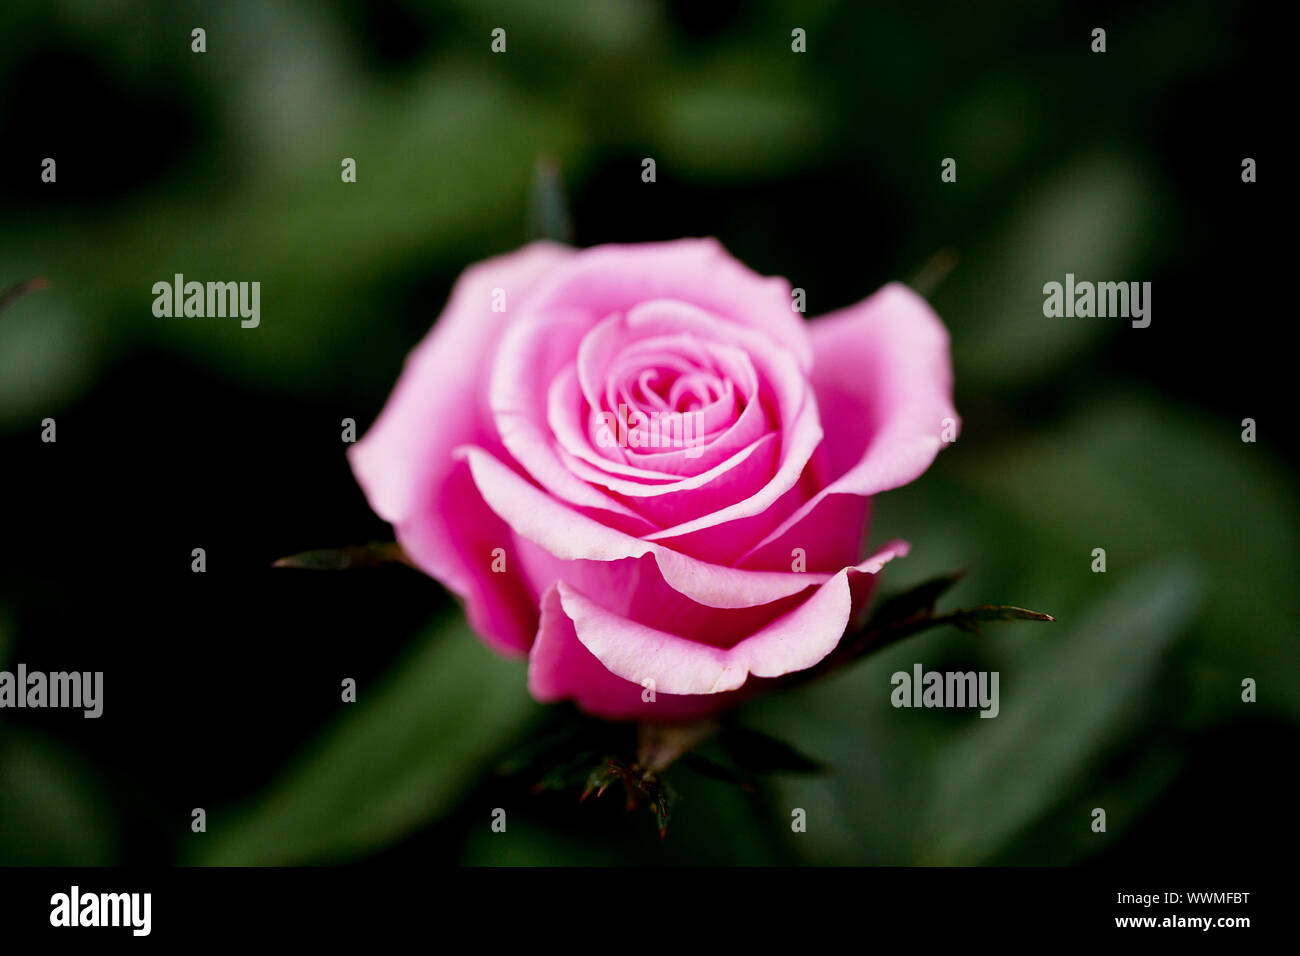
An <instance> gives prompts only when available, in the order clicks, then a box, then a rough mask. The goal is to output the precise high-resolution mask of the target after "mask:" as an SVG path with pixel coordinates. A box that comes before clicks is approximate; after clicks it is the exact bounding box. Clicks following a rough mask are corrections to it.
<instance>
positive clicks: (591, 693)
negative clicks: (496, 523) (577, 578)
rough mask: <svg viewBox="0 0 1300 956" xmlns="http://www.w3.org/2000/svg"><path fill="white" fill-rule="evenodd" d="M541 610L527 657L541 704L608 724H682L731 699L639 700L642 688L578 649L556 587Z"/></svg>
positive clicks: (723, 696)
mask: <svg viewBox="0 0 1300 956" xmlns="http://www.w3.org/2000/svg"><path fill="white" fill-rule="evenodd" d="M541 607H542V611H541V619H540V621H539V623H538V626H537V639H536V640H535V641H534V642H533V647H532V650H531V651H530V652H529V655H528V690H529V693H531V694H532V695H533V697H534V698H535V699H536V700H538V701H541V702H542V703H553V702H555V701H561V700H569V699H573V700H576V701H577V703H578V705H579V706H580V707H581V708H582V709H583V710H585V711H586V712H587V713H589V714H593V715H595V716H597V717H602V718H604V719H606V720H638V719H644V720H650V719H653V720H656V721H682V720H692V719H695V718H699V717H703V716H706V715H708V714H711V713H714V712H715V711H717V710H718V709H719V708H721V707H724V706H726V705H727V704H728V703H729V702H731V700H732V698H733V697H734V695H731V694H712V695H708V696H690V697H680V696H677V695H673V694H663V693H660V692H659V691H658V690H656V691H655V699H654V700H653V701H646V700H643V699H642V694H643V693H644V692H645V688H643V687H642V686H641V685H639V684H633V683H631V682H630V681H626V680H624V679H623V678H621V677H616V676H615V675H614V674H611V673H610V672H609V671H608V670H607V669H606V668H605V666H604V665H603V664H601V662H600V661H598V660H597V659H596V658H595V657H594V656H593V655H592V653H591V651H589V650H587V649H586V648H585V647H583V646H582V642H580V641H579V640H578V635H577V632H576V631H575V630H574V627H573V621H571V620H570V619H569V617H568V615H566V614H565V613H564V609H563V607H562V606H561V603H560V594H559V590H558V588H557V587H555V586H552V587H551V588H549V589H548V590H547V592H546V593H545V594H544V595H543V596H542V600H541Z"/></svg>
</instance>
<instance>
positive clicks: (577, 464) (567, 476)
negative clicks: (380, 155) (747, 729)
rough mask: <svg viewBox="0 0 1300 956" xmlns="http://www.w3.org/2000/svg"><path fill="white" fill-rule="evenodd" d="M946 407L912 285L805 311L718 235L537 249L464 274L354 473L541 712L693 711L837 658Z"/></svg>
mask: <svg viewBox="0 0 1300 956" xmlns="http://www.w3.org/2000/svg"><path fill="white" fill-rule="evenodd" d="M951 394H952V371H951V367H950V362H949V356H948V335H947V332H946V330H945V329H944V327H943V325H942V324H941V323H940V321H939V319H938V317H937V316H935V314H934V312H933V311H932V310H931V309H930V307H929V306H928V305H927V304H926V303H925V301H924V300H922V299H921V298H920V297H919V296H917V295H916V294H915V293H913V292H912V291H911V290H909V289H907V288H905V287H904V286H902V285H897V284H894V285H889V286H886V287H885V288H883V289H881V290H880V291H879V292H877V293H876V294H875V295H873V296H872V297H871V298H869V299H866V300H865V301H863V302H861V303H859V304H857V305H854V306H851V307H849V308H847V309H843V310H841V311H839V312H836V313H834V314H831V315H828V316H825V317H823V318H821V319H818V320H816V321H814V322H812V323H805V322H804V321H803V318H802V316H801V315H800V314H799V312H798V311H796V310H795V308H794V300H793V299H792V296H791V289H790V286H789V284H788V283H787V282H786V281H785V280H783V279H777V278H763V277H761V276H758V275H756V274H755V273H753V272H751V271H750V270H749V269H747V268H746V267H745V266H743V265H741V264H740V263H739V262H737V261H735V260H734V259H732V258H731V257H730V256H729V255H728V254H727V252H726V250H724V249H723V248H722V246H721V245H719V244H718V243H717V242H716V241H714V240H701V239H683V240H680V241H677V242H663V243H647V244H643V245H608V246H598V247H595V248H592V249H586V250H582V251H578V250H573V249H570V248H567V247H564V246H559V245H555V244H551V243H534V244H533V245H530V246H528V247H526V248H524V249H521V250H519V251H518V252H514V253H511V254H510V255H505V256H501V257H499V258H496V259H490V260H488V261H486V262H482V263H479V264H478V265H475V266H473V267H471V268H470V269H468V270H467V271H466V272H465V274H464V275H462V276H461V278H460V279H459V280H458V281H457V283H456V287H455V289H454V290H453V291H452V295H451V301H450V302H449V303H448V304H447V307H446V309H445V310H444V312H443V315H442V317H441V318H440V319H439V321H438V323H437V325H436V326H435V327H434V329H433V331H431V332H430V333H429V334H428V336H426V338H425V339H424V341H423V342H421V343H420V345H419V346H418V347H417V348H416V349H415V351H414V352H412V353H411V355H410V357H409V358H408V359H407V362H406V366H405V368H404V369H403V371H402V375H401V377H400V379H399V380H398V382H397V386H396V388H395V389H394V390H393V394H392V396H391V397H390V398H389V400H388V404H387V405H386V406H385V408H384V410H383V412H382V414H381V415H380V416H379V418H378V420H377V421H376V422H375V424H374V427H373V428H371V429H370V431H369V433H368V434H367V435H366V436H365V438H364V439H362V441H361V442H359V443H358V444H357V445H356V446H354V447H353V449H352V452H351V462H352V467H353V470H354V472H355V474H356V476H357V480H358V481H359V482H360V484H361V487H362V488H363V489H364V490H365V493H366V496H367V498H368V499H369V501H370V504H371V506H372V507H373V508H374V509H375V511H376V512H377V513H378V514H379V515H380V516H381V517H383V518H384V519H385V520H387V521H390V522H391V523H392V524H393V527H394V528H395V530H396V535H397V540H398V541H399V543H400V544H401V545H402V547H403V549H404V550H405V552H406V554H407V555H408V556H409V557H410V559H411V560H412V561H413V562H414V563H415V564H416V565H418V566H419V567H420V568H422V569H423V570H424V571H426V572H427V573H429V574H430V575H432V576H433V577H435V578H437V579H438V580H439V581H441V582H442V583H443V584H445V585H446V586H447V587H448V588H450V589H451V590H452V591H454V592H455V593H456V594H458V595H459V596H460V597H461V598H463V599H464V602H465V606H466V611H467V613H468V615H469V620H470V623H471V624H472V626H473V627H474V629H475V630H476V631H478V633H479V634H481V635H482V636H483V637H484V638H485V639H486V640H487V642H488V643H489V644H490V645H491V646H492V647H493V648H495V649H496V650H498V651H500V652H502V653H506V654H515V655H524V654H527V655H528V659H529V660H528V681H529V688H530V690H531V692H532V694H533V696H534V697H536V698H537V699H538V700H540V701H557V700H562V699H572V700H574V701H575V702H576V703H577V704H578V706H580V707H581V708H582V709H583V710H585V711H587V712H589V713H592V714H595V715H598V716H601V717H605V718H609V719H619V720H622V719H638V720H665V721H666V720H680V719H687V718H693V717H699V716H703V715H706V714H708V713H711V712H714V711H717V710H719V709H721V708H722V707H725V706H727V705H729V704H731V703H734V702H735V701H736V699H737V698H738V697H739V696H740V695H741V694H742V693H746V692H749V691H752V690H753V689H754V688H755V686H756V685H758V684H761V683H762V682H761V681H758V680H754V678H776V677H780V676H781V675H783V674H789V673H791V672H794V671H800V670H803V669H805V668H809V667H812V666H813V665H814V664H816V663H817V662H818V661H820V660H821V659H822V658H824V657H825V656H826V655H827V654H829V653H830V652H831V651H832V650H833V649H834V648H835V646H836V645H837V644H838V642H839V640H840V637H841V636H842V635H843V633H844V631H845V629H846V627H847V626H848V625H849V623H850V621H851V620H852V619H853V618H854V617H855V615H856V613H857V612H858V611H860V610H861V609H862V608H863V606H864V604H865V602H866V599H867V596H868V593H869V591H870V589H871V584H872V582H873V580H874V578H875V575H876V574H877V573H878V572H879V570H880V568H881V567H882V565H884V563H885V562H886V561H888V560H889V559H890V558H893V557H896V556H899V555H902V554H905V553H906V551H907V545H906V544H905V543H904V542H899V541H895V542H892V543H890V544H887V545H885V546H884V547H883V548H881V549H880V550H879V551H877V552H876V553H875V554H874V555H872V556H871V557H869V558H867V559H866V560H865V561H864V560H860V558H861V556H862V545H863V538H864V531H865V527H866V522H867V517H868V510H869V506H870V501H871V496H872V495H874V494H876V493H877V492H880V491H885V490H887V489H889V488H896V487H898V486H899V485H903V484H906V483H907V482H909V481H911V480H912V479H914V478H916V477H917V476H918V475H920V474H921V472H923V471H924V470H925V469H926V468H927V467H928V466H929V465H930V462H931V461H933V460H934V457H935V455H936V454H937V453H938V451H939V448H940V446H941V444H942V442H941V435H942V434H943V431H944V429H945V427H947V428H949V429H955V427H956V423H957V414H956V412H955V411H954V410H953V407H952V398H951ZM945 420H947V421H945ZM949 437H950V436H949Z"/></svg>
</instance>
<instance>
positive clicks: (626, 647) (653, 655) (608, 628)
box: [529, 542, 906, 720]
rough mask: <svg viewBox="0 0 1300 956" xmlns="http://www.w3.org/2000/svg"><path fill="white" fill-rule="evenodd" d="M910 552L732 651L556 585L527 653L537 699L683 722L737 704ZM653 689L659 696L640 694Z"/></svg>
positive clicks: (833, 635)
mask: <svg viewBox="0 0 1300 956" xmlns="http://www.w3.org/2000/svg"><path fill="white" fill-rule="evenodd" d="M905 552H906V545H904V544H903V543H901V542H898V543H896V544H895V545H893V546H890V547H888V548H886V549H885V550H883V551H881V552H880V553H879V554H877V555H876V556H875V557H873V558H871V559H870V560H869V561H866V562H863V564H861V565H859V566H858V567H856V568H845V569H843V570H842V571H840V572H839V573H838V574H836V575H834V576H833V577H832V578H831V579H830V580H829V581H827V582H826V583H824V584H823V585H822V586H821V587H820V588H818V589H817V591H815V592H814V593H813V594H812V595H811V596H810V597H809V598H808V600H807V601H805V602H803V603H802V604H801V605H799V606H798V607H797V608H795V609H794V610H792V611H790V612H789V613H787V614H785V615H782V616H781V617H779V618H777V619H775V620H773V621H772V622H771V623H769V624H768V625H767V626H766V627H764V628H763V629H761V630H760V631H758V632H757V633H755V634H753V635H751V636H750V637H748V638H746V639H745V640H743V641H741V642H740V643H739V644H737V645H735V646H734V647H732V648H731V649H730V650H720V649H718V648H715V647H710V646H709V645H706V644H699V643H696V642H693V641H690V640H688V639H686V638H682V637H679V636H677V635H674V634H666V633H664V632H662V631H657V630H654V629H652V628H647V627H645V626H644V625H640V624H637V623H635V622H633V621H629V620H627V619H626V618H623V617H620V616H618V615H615V614H611V613H610V612H609V611H606V610H605V609H604V608H602V607H600V606H599V605H597V604H595V602H593V601H591V600H590V599H588V598H587V597H586V596H585V595H583V594H581V593H580V592H579V591H577V590H575V589H574V588H572V587H570V586H569V585H568V584H566V583H565V582H563V581H561V582H558V583H557V584H556V585H554V586H553V587H552V588H550V589H549V590H548V592H547V594H546V595H545V597H544V598H543V601H542V616H541V622H540V625H539V627H538V634H537V640H536V641H535V642H534V644H533V649H532V652H531V653H530V655H529V689H530V690H531V692H532V694H533V696H534V697H536V698H537V699H538V700H541V701H544V702H550V701H555V700H562V699H568V698H571V699H573V700H575V701H576V702H577V704H578V706H579V707H581V708H582V709H583V710H585V711H587V712H588V713H592V714H596V715H597V716H601V717H606V718H609V719H618V720H626V719H637V718H639V719H654V720H681V719H686V718H688V717H692V716H700V715H703V714H707V713H711V712H713V711H716V710H718V709H721V708H722V707H725V706H727V705H729V704H730V703H732V702H734V700H735V699H736V698H737V697H738V696H739V694H738V693H736V692H737V691H739V689H740V688H741V686H742V685H743V684H745V682H746V680H747V678H749V677H750V676H753V677H755V678H774V677H780V676H781V675H783V674H788V673H793V672H795V671H799V670H804V669H806V668H808V667H812V666H813V665H815V664H816V663H818V662H819V661H820V660H822V659H823V658H824V657H825V656H826V655H827V654H829V653H830V652H831V651H832V650H834V649H835V647H836V645H838V644H839V641H840V638H841V637H842V636H843V634H844V630H845V628H846V627H847V626H848V624H849V620H850V616H851V614H852V611H853V608H854V605H855V594H854V593H853V592H854V591H860V587H861V583H860V582H857V581H853V579H855V578H862V577H871V576H873V575H874V574H875V573H876V572H877V571H879V569H880V567H881V566H882V565H883V564H884V563H885V562H886V561H888V560H889V559H890V558H891V557H894V556H895V555H896V554H901V553H905ZM851 581H853V585H852V586H851V584H850V582H851ZM651 681H653V684H651V683H650V682H651ZM643 682H644V683H643ZM649 686H652V687H653V688H654V691H655V700H654V701H645V700H643V699H642V692H643V689H644V688H646V687H649Z"/></svg>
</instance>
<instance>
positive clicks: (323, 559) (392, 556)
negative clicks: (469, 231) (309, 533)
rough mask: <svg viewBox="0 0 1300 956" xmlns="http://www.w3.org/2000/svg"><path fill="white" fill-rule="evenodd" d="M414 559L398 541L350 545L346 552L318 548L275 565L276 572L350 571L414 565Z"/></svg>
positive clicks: (344, 550) (336, 549) (272, 565)
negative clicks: (383, 565) (301, 570)
mask: <svg viewBox="0 0 1300 956" xmlns="http://www.w3.org/2000/svg"><path fill="white" fill-rule="evenodd" d="M410 563H411V562H410V559H409V558H407V557H406V554H405V553H404V552H403V551H402V546H401V545H399V544H397V543H396V542H395V541H385V542H373V543H371V544H359V545H350V546H349V547H346V548H318V549H316V550H314V551H300V552H299V553H297V554H292V555H289V557H287V558H280V559H279V560H277V561H274V562H272V564H271V567H273V568H301V569H303V570H307V571H348V570H351V569H353V568H372V567H377V566H378V565H381V564H405V565H408V566H409V565H410Z"/></svg>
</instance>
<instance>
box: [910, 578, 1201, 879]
mask: <svg viewBox="0 0 1300 956" xmlns="http://www.w3.org/2000/svg"><path fill="white" fill-rule="evenodd" d="M1199 587H1200V581H1199V576H1198V575H1196V574H1194V573H1193V572H1192V571H1190V570H1189V569H1188V568H1187V567H1185V566H1182V567H1180V566H1177V565H1174V566H1167V567H1164V568H1160V569H1148V570H1147V572H1146V573H1144V574H1141V575H1139V576H1136V577H1132V578H1130V579H1129V580H1127V581H1125V582H1124V583H1123V584H1122V585H1121V586H1120V587H1118V588H1117V589H1116V590H1115V592H1114V593H1113V594H1112V595H1111V596H1110V597H1109V598H1108V599H1107V600H1106V601H1105V602H1104V603H1103V604H1101V605H1100V606H1099V607H1097V608H1096V609H1095V610H1094V611H1093V612H1092V613H1090V614H1089V615H1088V616H1087V618H1086V619H1084V620H1083V621H1081V622H1080V623H1079V625H1078V627H1077V628H1075V629H1074V630H1073V631H1072V632H1071V633H1070V635H1069V637H1068V638H1067V639H1065V640H1063V641H1059V642H1058V641H1053V642H1049V643H1045V644H1043V645H1042V650H1041V652H1040V653H1039V654H1037V655H1035V656H1034V657H1033V658H1032V659H1031V660H1030V661H1029V662H1028V666H1026V667H1024V668H1022V669H1021V670H1019V671H1018V672H1004V673H1003V674H1002V675H1001V676H1002V680H1001V687H1000V692H999V697H1000V709H999V713H998V715H997V717H996V718H994V719H990V720H984V719H977V720H974V721H970V722H969V723H968V725H967V728H966V729H965V730H964V731H963V732H962V733H960V734H959V735H957V736H956V737H955V738H953V739H952V740H951V741H950V742H949V743H948V744H947V745H945V746H944V747H942V748H941V749H940V750H939V751H938V753H937V754H936V755H935V757H934V759H933V762H932V767H933V779H932V781H931V785H930V786H929V787H928V788H927V789H928V791H929V793H930V794H931V795H932V797H933V802H932V804H931V806H930V807H929V812H928V814H927V818H928V819H926V821H925V822H924V824H923V826H922V832H923V833H924V834H925V837H924V841H923V843H922V844H921V845H920V849H921V852H922V854H923V856H922V860H921V861H922V862H924V863H939V864H959V865H970V864H976V863H981V862H984V861H986V860H988V859H989V858H990V857H991V856H992V855H993V854H994V853H995V852H996V851H997V850H998V849H999V848H1000V847H1002V846H1003V845H1004V844H1005V843H1006V842H1007V841H1009V840H1010V839H1011V838H1012V837H1014V836H1015V835H1016V834H1017V833H1018V832H1019V831H1021V830H1022V829H1023V828H1025V827H1027V826H1029V825H1030V824H1032V823H1034V822H1035V821H1037V820H1038V819H1039V818H1040V817H1041V816H1042V815H1043V813H1044V812H1045V811H1047V810H1048V809H1049V808H1051V807H1052V806H1053V805H1054V804H1055V803H1056V802H1058V801H1059V800H1060V799H1061V798H1062V797H1063V796H1064V795H1065V794H1066V793H1068V792H1069V790H1070V788H1071V787H1082V788H1084V789H1085V790H1086V787H1087V776H1086V774H1087V770H1088V769H1089V768H1090V767H1091V766H1093V765H1094V764H1095V761H1096V760H1097V759H1098V758H1099V757H1100V756H1102V755H1103V754H1104V753H1105V752H1106V749H1107V746H1108V745H1112V744H1116V743H1118V742H1119V741H1120V740H1121V738H1123V736H1124V735H1126V734H1131V733H1132V732H1133V730H1134V724H1133V720H1132V713H1133V705H1134V702H1135V701H1137V700H1140V699H1141V695H1142V694H1143V693H1144V691H1145V690H1146V688H1147V687H1148V686H1149V685H1150V684H1151V683H1152V680H1153V678H1154V676H1155V673H1156V669H1157V666H1158V664H1159V661H1160V656H1161V654H1162V653H1163V651H1164V650H1165V649H1166V648H1167V647H1168V646H1169V644H1170V643H1171V642H1172V641H1173V639H1174V638H1176V637H1178V636H1179V635H1180V634H1181V633H1182V632H1183V630H1184V629H1185V628H1186V627H1187V625H1188V624H1189V622H1190V621H1191V620H1192V619H1193V617H1194V614H1195V612H1196V610H1197V607H1198V605H1199ZM1079 826H1081V827H1086V826H1088V820H1087V818H1082V819H1080V821H1079Z"/></svg>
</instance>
